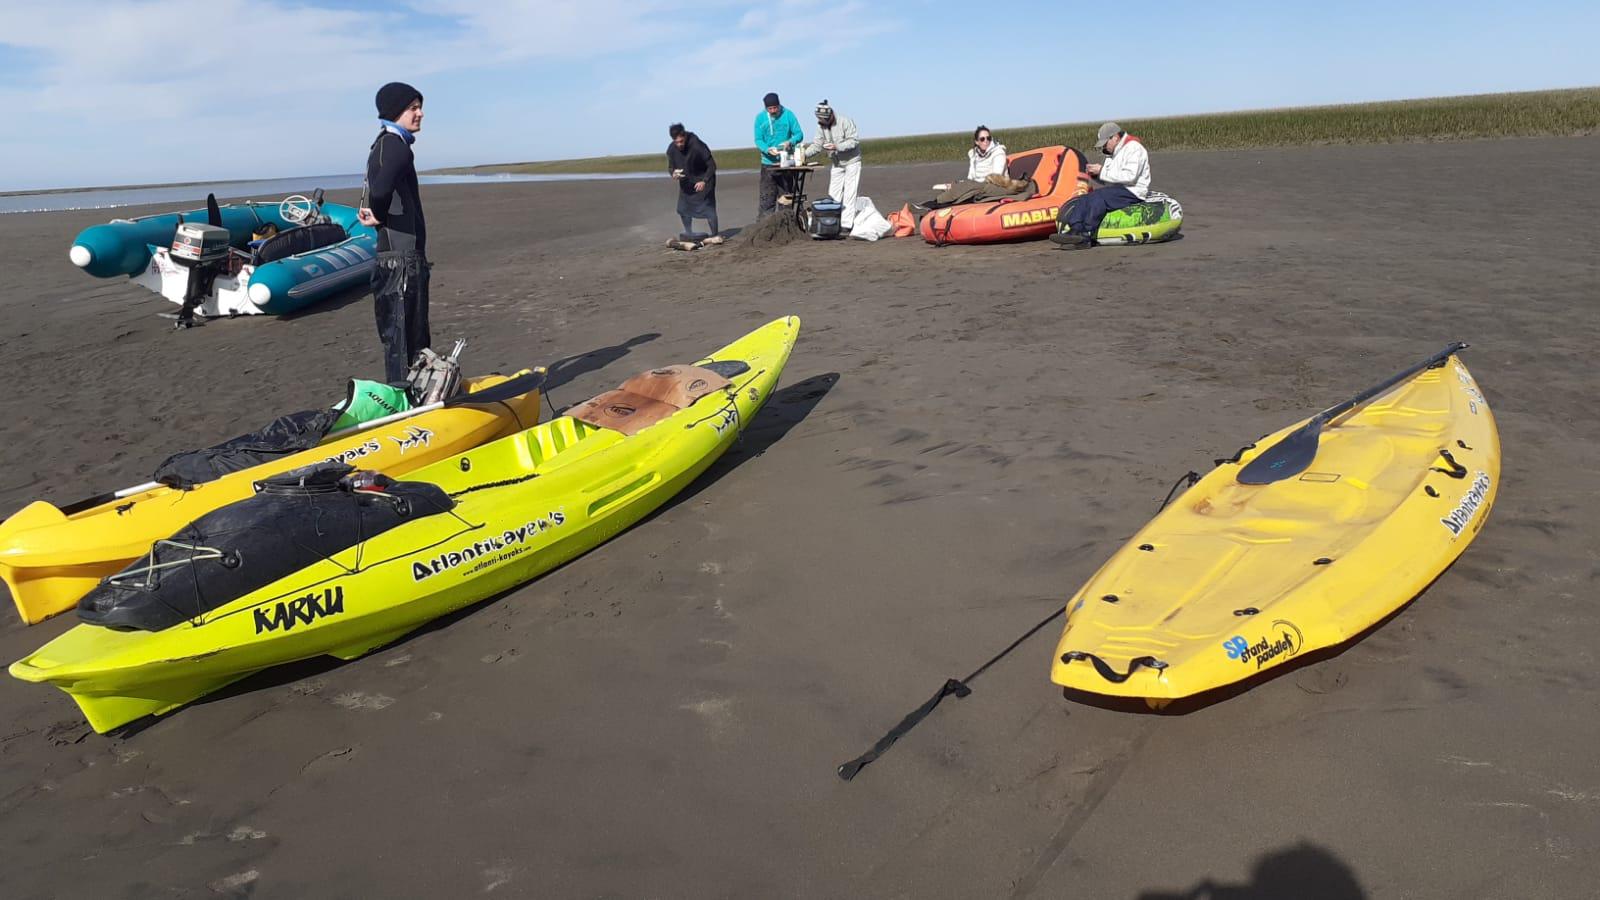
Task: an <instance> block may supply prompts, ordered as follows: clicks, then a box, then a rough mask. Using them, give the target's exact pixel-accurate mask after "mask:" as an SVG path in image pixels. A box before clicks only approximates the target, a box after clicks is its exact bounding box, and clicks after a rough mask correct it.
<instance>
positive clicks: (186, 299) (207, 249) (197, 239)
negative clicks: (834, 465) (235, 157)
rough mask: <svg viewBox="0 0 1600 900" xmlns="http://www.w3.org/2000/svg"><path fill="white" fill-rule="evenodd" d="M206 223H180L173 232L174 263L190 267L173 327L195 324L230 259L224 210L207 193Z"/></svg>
mask: <svg viewBox="0 0 1600 900" xmlns="http://www.w3.org/2000/svg"><path fill="white" fill-rule="evenodd" d="M206 218H207V220H208V221H207V223H206V224H204V225H202V224H200V223H199V222H179V223H178V230H177V231H176V232H174V233H173V235H172V247H171V252H170V253H169V254H168V258H170V259H171V260H172V261H173V262H175V263H177V264H178V265H180V266H183V267H184V268H186V269H188V270H189V281H188V284H187V285H186V286H185V287H184V291H183V308H182V309H180V310H179V311H178V321H177V324H176V325H175V326H174V327H177V328H188V327H190V326H192V325H193V324H194V310H195V307H197V306H199V305H200V301H201V300H204V299H205V298H206V296H207V295H208V294H210V293H211V286H212V284H213V282H215V281H216V280H217V275H218V273H220V272H221V271H222V269H223V267H224V265H226V263H227V261H228V243H229V242H230V241H231V240H232V239H233V237H232V235H231V234H229V233H228V229H226V228H223V227H222V210H221V209H220V208H218V206H217V197H216V195H215V194H207V195H206Z"/></svg>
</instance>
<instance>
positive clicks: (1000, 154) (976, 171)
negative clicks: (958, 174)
mask: <svg viewBox="0 0 1600 900" xmlns="http://www.w3.org/2000/svg"><path fill="white" fill-rule="evenodd" d="M1005 173H1006V145H1005V144H1002V143H1000V142H999V141H997V140H995V139H994V134H993V133H992V132H990V131H989V126H987V125H979V126H978V127H977V129H976V130H974V131H973V132H972V147H971V148H969V149H968V150H967V177H966V178H963V179H962V180H963V181H983V180H984V179H986V178H988V177H989V176H990V175H1004V174H1005ZM933 189H934V190H936V191H948V190H950V185H948V184H936V185H934V186H933Z"/></svg>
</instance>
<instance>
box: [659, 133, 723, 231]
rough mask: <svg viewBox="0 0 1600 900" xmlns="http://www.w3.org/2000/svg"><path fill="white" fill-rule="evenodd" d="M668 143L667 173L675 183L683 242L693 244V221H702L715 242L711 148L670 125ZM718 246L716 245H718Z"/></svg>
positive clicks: (714, 167)
mask: <svg viewBox="0 0 1600 900" xmlns="http://www.w3.org/2000/svg"><path fill="white" fill-rule="evenodd" d="M667 134H669V135H671V137H672V143H671V144H669V145H667V172H668V173H669V174H671V175H672V178H673V180H674V181H676V182H678V218H679V219H681V220H682V221H683V239H684V240H686V241H689V240H695V239H696V235H695V233H694V220H695V219H705V220H706V225H707V226H708V227H709V228H710V229H711V236H712V237H713V238H716V237H717V236H718V233H719V231H720V229H718V228H717V160H716V157H714V156H712V155H711V148H709V147H707V146H706V145H705V142H704V141H702V140H700V136H699V135H697V134H695V133H694V132H692V131H685V130H684V128H683V126H682V125H681V124H678V123H673V125H672V126H671V127H669V128H668V129H667ZM719 242H720V241H719Z"/></svg>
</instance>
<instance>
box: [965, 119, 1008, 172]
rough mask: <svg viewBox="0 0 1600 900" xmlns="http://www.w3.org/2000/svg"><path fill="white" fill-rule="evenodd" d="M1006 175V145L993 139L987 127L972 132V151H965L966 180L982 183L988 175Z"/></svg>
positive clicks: (983, 126)
mask: <svg viewBox="0 0 1600 900" xmlns="http://www.w3.org/2000/svg"><path fill="white" fill-rule="evenodd" d="M1005 173H1006V145H1005V144H1002V143H1000V142H999V141H997V140H995V139H994V135H993V134H991V133H990V132H989V127H988V126H987V125H979V126H978V128H977V130H975V131H973V132H972V149H971V150H968V151H967V180H968V181H982V180H984V179H985V178H988V177H989V176H990V175H1004V174H1005Z"/></svg>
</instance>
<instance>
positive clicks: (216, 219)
mask: <svg viewBox="0 0 1600 900" xmlns="http://www.w3.org/2000/svg"><path fill="white" fill-rule="evenodd" d="M206 224H207V225H215V226H217V227H218V228H221V227H222V208H221V207H219V206H217V195H216V194H207V195H206Z"/></svg>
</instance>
